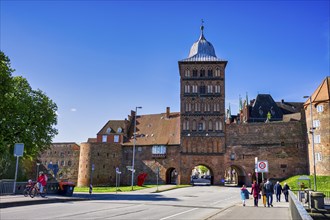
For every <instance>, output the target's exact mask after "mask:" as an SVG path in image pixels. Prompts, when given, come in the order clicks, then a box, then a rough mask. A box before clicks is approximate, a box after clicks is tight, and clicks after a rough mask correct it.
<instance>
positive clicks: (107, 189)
mask: <svg viewBox="0 0 330 220" xmlns="http://www.w3.org/2000/svg"><path fill="white" fill-rule="evenodd" d="M158 186H160V185H158ZM187 186H190V185H177V186H175V185H173V188H175V189H176V188H182V187H187ZM156 187H157V185H143V186H133V191H136V190H142V189H147V188H156ZM129 191H132V186H120V187H118V188H117V192H129ZM74 192H89V187H75V188H74ZM93 192H94V193H95V192H97V193H108V192H116V187H115V186H95V187H93Z"/></svg>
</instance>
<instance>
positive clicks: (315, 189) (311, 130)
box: [304, 96, 317, 191]
mask: <svg viewBox="0 0 330 220" xmlns="http://www.w3.org/2000/svg"><path fill="white" fill-rule="evenodd" d="M304 98H309V102H310V107H311V114H310V120H311V122H310V125H311V127H310V130H309V133H310V134H311V135H312V156H313V170H314V191H317V187H316V167H315V150H314V126H313V104H312V96H304Z"/></svg>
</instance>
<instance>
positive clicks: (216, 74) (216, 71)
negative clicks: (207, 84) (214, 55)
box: [215, 68, 221, 76]
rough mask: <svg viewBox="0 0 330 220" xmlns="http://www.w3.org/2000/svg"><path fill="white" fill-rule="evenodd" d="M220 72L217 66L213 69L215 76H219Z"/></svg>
mask: <svg viewBox="0 0 330 220" xmlns="http://www.w3.org/2000/svg"><path fill="white" fill-rule="evenodd" d="M220 72H221V70H220V69H219V68H217V69H216V70H215V76H220Z"/></svg>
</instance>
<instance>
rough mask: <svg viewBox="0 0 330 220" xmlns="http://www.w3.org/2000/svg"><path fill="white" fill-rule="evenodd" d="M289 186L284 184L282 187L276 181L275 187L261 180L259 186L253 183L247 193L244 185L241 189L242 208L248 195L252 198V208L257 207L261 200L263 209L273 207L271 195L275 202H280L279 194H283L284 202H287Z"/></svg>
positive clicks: (269, 182) (267, 181)
mask: <svg viewBox="0 0 330 220" xmlns="http://www.w3.org/2000/svg"><path fill="white" fill-rule="evenodd" d="M289 189H290V187H289V185H288V184H287V183H284V186H283V187H282V186H281V184H280V182H279V181H277V182H276V184H275V185H273V183H272V182H271V181H270V180H269V179H267V180H263V181H262V182H261V183H260V184H258V183H257V182H256V181H253V184H252V187H251V192H249V191H248V190H247V188H246V186H245V185H243V187H242V188H241V198H242V202H243V206H245V200H246V199H248V198H249V194H250V195H252V196H253V200H254V206H255V207H258V202H259V199H262V203H263V205H264V207H266V206H267V207H273V194H275V195H276V202H281V194H282V193H283V194H284V197H285V201H286V202H288V201H289Z"/></svg>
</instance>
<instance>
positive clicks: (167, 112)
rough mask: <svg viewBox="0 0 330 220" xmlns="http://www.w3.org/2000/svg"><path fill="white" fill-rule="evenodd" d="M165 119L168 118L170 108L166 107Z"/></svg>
mask: <svg viewBox="0 0 330 220" xmlns="http://www.w3.org/2000/svg"><path fill="white" fill-rule="evenodd" d="M166 118H170V107H166Z"/></svg>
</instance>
